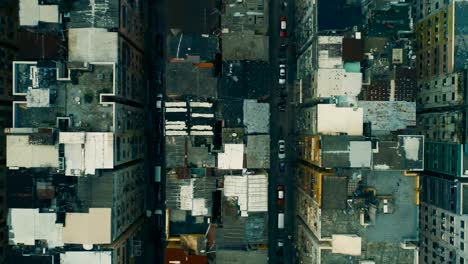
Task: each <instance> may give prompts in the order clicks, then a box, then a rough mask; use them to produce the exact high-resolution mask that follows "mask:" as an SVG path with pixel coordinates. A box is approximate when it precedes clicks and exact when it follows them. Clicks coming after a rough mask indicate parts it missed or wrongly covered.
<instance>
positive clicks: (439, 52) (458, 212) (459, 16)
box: [413, 0, 468, 264]
mask: <svg viewBox="0 0 468 264" xmlns="http://www.w3.org/2000/svg"><path fill="white" fill-rule="evenodd" d="M413 10H414V14H413V15H414V22H415V38H416V46H417V51H416V56H417V58H416V59H417V61H416V68H417V73H418V87H419V89H418V96H417V98H418V99H417V102H418V105H417V107H418V111H419V112H420V114H418V130H419V131H420V133H421V134H424V135H425V136H426V139H427V142H426V147H425V150H426V151H425V157H424V159H425V170H424V173H423V175H422V176H421V206H420V212H421V213H420V251H419V252H420V260H421V263H457V264H458V263H466V260H467V259H468V249H466V248H465V243H466V242H467V241H466V238H465V222H466V221H468V215H467V213H468V210H467V209H466V208H465V207H466V204H467V203H468V200H467V198H466V197H465V196H466V195H464V193H465V191H466V185H467V184H466V183H465V177H466V174H467V173H466V171H465V165H464V164H465V160H466V159H467V155H466V145H465V144H466V109H465V107H464V105H465V103H466V91H467V89H466V61H467V58H468V53H467V51H468V48H467V47H466V44H465V40H466V31H467V29H468V23H467V22H468V17H467V12H468V2H466V1H453V0H448V1H435V0H432V1H422V0H419V1H414V6H413Z"/></svg>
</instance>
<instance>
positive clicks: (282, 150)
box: [278, 139, 286, 159]
mask: <svg viewBox="0 0 468 264" xmlns="http://www.w3.org/2000/svg"><path fill="white" fill-rule="evenodd" d="M278 158H279V159H285V158H286V142H285V141H284V140H283V139H280V140H278Z"/></svg>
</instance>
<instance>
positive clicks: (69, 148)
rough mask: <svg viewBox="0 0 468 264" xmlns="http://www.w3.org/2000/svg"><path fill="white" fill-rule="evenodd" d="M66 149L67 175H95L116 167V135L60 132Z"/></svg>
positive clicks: (61, 140)
mask: <svg viewBox="0 0 468 264" xmlns="http://www.w3.org/2000/svg"><path fill="white" fill-rule="evenodd" d="M59 143H61V144H64V149H65V175H67V176H82V175H94V174H96V169H112V168H113V167H114V135H113V133H105V132H102V133H100V132H60V133H59Z"/></svg>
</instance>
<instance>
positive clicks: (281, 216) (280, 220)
mask: <svg viewBox="0 0 468 264" xmlns="http://www.w3.org/2000/svg"><path fill="white" fill-rule="evenodd" d="M278 229H284V212H283V211H279V212H278Z"/></svg>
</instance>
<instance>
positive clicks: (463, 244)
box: [460, 242, 465, 250]
mask: <svg viewBox="0 0 468 264" xmlns="http://www.w3.org/2000/svg"><path fill="white" fill-rule="evenodd" d="M460 249H461V250H465V243H463V242H460Z"/></svg>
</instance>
